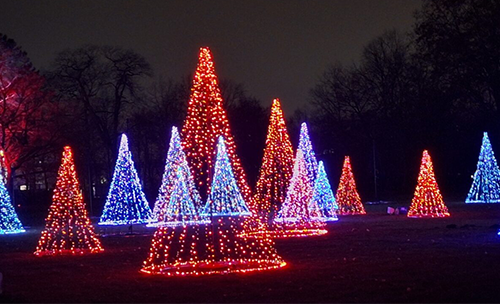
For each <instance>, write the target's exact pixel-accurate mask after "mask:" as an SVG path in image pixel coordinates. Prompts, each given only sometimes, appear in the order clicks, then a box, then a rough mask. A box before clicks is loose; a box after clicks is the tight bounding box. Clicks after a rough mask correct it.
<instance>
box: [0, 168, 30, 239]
mask: <svg viewBox="0 0 500 304" xmlns="http://www.w3.org/2000/svg"><path fill="white" fill-rule="evenodd" d="M23 232H26V230H24V228H23V225H22V224H21V221H20V220H19V218H18V217H17V213H16V210H15V209H14V206H13V205H12V202H11V201H10V196H9V193H8V192H7V188H6V187H5V183H4V178H3V175H2V176H0V234H15V233H23Z"/></svg>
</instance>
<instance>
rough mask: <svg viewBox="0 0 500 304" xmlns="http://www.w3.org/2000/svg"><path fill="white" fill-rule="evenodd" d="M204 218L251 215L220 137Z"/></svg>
mask: <svg viewBox="0 0 500 304" xmlns="http://www.w3.org/2000/svg"><path fill="white" fill-rule="evenodd" d="M201 214H202V215H204V216H237V215H251V213H250V211H249V209H248V206H247V204H246V203H245V200H244V199H243V196H242V195H241V192H240V189H239V187H238V184H237V183H236V180H235V178H234V175H233V170H232V169H231V163H230V162H229V157H228V155H227V150H226V145H225V143H224V138H223V137H222V136H219V141H218V143H217V158H216V161H215V168H214V176H213V181H212V186H211V191H210V194H209V195H208V200H207V203H206V205H205V207H204V208H203V210H202V211H201Z"/></svg>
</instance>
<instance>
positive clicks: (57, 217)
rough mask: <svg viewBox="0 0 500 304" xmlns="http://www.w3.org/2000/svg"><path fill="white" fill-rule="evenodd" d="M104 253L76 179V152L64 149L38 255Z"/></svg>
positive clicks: (36, 253) (67, 148) (67, 147)
mask: <svg viewBox="0 0 500 304" xmlns="http://www.w3.org/2000/svg"><path fill="white" fill-rule="evenodd" d="M101 251H103V249H102V247H101V242H100V241H99V239H98V238H97V237H96V235H95V233H94V227H93V226H92V223H91V222H90V219H89V217H88V215H87V210H86V209H85V204H84V202H83V196H82V190H81V189H80V183H79V182H78V178H77V176H76V170H75V164H74V161H73V153H72V152H71V148H70V147H69V146H66V147H64V152H63V158H62V163H61V166H60V167H59V171H58V177H57V181H56V187H55V188H54V194H53V196H52V205H51V206H50V209H49V215H48V216H47V218H46V220H45V229H44V230H43V231H42V235H41V237H40V240H39V241H38V246H37V248H36V251H35V255H37V256H43V255H55V254H84V253H97V252H101Z"/></svg>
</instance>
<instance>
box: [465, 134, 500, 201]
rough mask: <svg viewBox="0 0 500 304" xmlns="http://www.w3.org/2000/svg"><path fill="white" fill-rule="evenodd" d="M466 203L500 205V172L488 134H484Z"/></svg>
mask: <svg viewBox="0 0 500 304" xmlns="http://www.w3.org/2000/svg"><path fill="white" fill-rule="evenodd" d="M465 203H467V204H470V203H484V204H488V203H500V170H499V169H498V164H497V160H496V158H495V154H494V153H493V149H492V148H491V143H490V139H489V138H488V133H486V132H484V134H483V143H482V145H481V151H480V152H479V160H478V162H477V169H476V172H475V173H474V176H473V181H472V185H471V187H470V190H469V194H468V195H467V198H466V199H465Z"/></svg>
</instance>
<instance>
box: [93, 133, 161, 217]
mask: <svg viewBox="0 0 500 304" xmlns="http://www.w3.org/2000/svg"><path fill="white" fill-rule="evenodd" d="M152 221H154V217H153V214H152V212H151V209H150V208H149V204H148V201H147V200H146V196H145V195H144V192H143V191H142V186H141V182H140V180H139V175H138V174H137V171H136V170H135V166H134V161H133V160H132V153H131V152H130V150H129V147H128V138H127V136H126V135H125V134H122V137H121V140H120V149H119V151H118V158H117V160H116V165H115V171H114V172H113V179H112V180H111V185H110V188H109V192H108V197H107V199H106V204H105V205H104V210H103V212H102V215H101V218H100V220H99V225H130V224H143V223H149V222H152Z"/></svg>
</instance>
